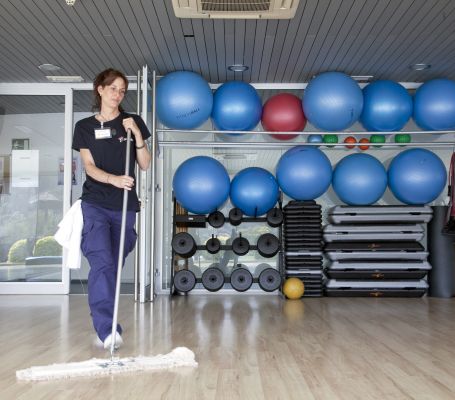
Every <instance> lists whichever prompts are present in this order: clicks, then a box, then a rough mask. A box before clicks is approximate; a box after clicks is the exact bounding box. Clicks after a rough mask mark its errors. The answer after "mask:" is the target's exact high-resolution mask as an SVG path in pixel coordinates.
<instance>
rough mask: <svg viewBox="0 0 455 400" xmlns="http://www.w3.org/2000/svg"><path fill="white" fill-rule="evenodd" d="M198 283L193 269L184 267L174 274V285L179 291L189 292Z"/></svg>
mask: <svg viewBox="0 0 455 400" xmlns="http://www.w3.org/2000/svg"><path fill="white" fill-rule="evenodd" d="M195 285H196V276H195V275H194V273H193V272H192V271H189V270H187V269H182V270H181V271H178V272H177V273H176V274H175V275H174V287H175V289H176V290H177V291H179V292H183V293H186V292H189V291H190V290H193V288H194V286H195Z"/></svg>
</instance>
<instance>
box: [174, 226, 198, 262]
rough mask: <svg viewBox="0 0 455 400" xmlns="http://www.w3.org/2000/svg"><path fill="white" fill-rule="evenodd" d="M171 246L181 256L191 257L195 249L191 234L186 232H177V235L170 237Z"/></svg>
mask: <svg viewBox="0 0 455 400" xmlns="http://www.w3.org/2000/svg"><path fill="white" fill-rule="evenodd" d="M171 246H172V249H173V250H174V251H175V252H176V253H177V254H178V255H179V256H182V257H183V258H190V257H192V256H193V255H194V253H196V250H197V246H196V242H195V241H194V239H193V236H191V235H190V234H189V233H187V232H180V233H177V235H175V236H174V237H173V238H172V243H171Z"/></svg>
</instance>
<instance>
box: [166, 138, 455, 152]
mask: <svg viewBox="0 0 455 400" xmlns="http://www.w3.org/2000/svg"><path fill="white" fill-rule="evenodd" d="M160 145H161V146H163V147H172V148H201V147H216V148H222V147H224V148H247V149H253V148H256V149H284V148H289V147H295V146H299V145H302V146H316V147H319V146H321V147H327V148H329V149H330V148H334V147H336V148H342V147H345V146H347V145H348V146H356V147H358V146H370V147H373V148H374V150H380V147H392V148H394V147H419V146H424V147H447V146H449V147H450V148H452V147H453V146H455V142H413V143H380V144H376V143H370V142H368V143H333V144H331V143H298V142H292V143H266V142H189V141H184V140H175V141H174V140H168V141H161V142H160ZM324 150H326V149H324Z"/></svg>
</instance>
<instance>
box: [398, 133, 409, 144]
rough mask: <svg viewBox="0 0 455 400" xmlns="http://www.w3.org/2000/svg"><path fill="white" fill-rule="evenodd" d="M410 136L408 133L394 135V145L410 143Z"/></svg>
mask: <svg viewBox="0 0 455 400" xmlns="http://www.w3.org/2000/svg"><path fill="white" fill-rule="evenodd" d="M410 142H411V135H409V134H408V133H399V134H397V135H395V143H410Z"/></svg>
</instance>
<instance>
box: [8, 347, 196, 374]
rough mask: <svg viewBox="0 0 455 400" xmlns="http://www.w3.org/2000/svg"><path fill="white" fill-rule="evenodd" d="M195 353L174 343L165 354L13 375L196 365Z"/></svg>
mask: <svg viewBox="0 0 455 400" xmlns="http://www.w3.org/2000/svg"><path fill="white" fill-rule="evenodd" d="M197 365H198V364H197V362H196V361H195V359H194V353H193V352H192V351H191V350H190V349H187V348H186V347H177V348H175V349H174V350H172V351H171V352H170V353H168V354H159V355H157V356H154V357H144V356H138V357H129V358H128V357H126V358H119V359H118V360H114V361H111V360H110V359H101V358H92V359H91V360H87V361H82V362H73V363H68V364H52V365H47V366H39V367H31V368H27V369H22V370H19V371H16V378H17V379H18V380H21V381H46V380H51V379H64V378H73V377H83V376H86V377H96V376H101V375H114V374H120V373H125V372H139V371H147V370H157V369H167V368H175V367H197Z"/></svg>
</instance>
